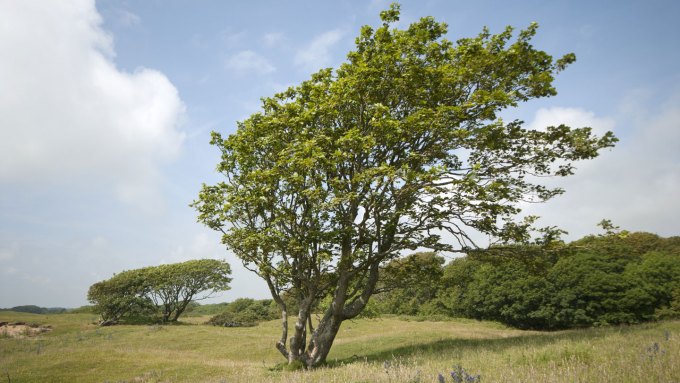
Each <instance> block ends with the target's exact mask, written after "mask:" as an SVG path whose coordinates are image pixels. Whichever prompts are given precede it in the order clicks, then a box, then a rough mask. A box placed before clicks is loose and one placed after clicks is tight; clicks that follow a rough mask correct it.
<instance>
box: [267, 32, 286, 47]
mask: <svg viewBox="0 0 680 383" xmlns="http://www.w3.org/2000/svg"><path fill="white" fill-rule="evenodd" d="M285 39H286V38H285V36H284V35H283V33H267V34H265V35H264V36H262V42H263V43H264V45H266V46H268V47H274V46H276V45H279V44H281V43H282V42H283V41H284V40H285Z"/></svg>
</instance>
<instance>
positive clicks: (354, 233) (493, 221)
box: [194, 5, 616, 366]
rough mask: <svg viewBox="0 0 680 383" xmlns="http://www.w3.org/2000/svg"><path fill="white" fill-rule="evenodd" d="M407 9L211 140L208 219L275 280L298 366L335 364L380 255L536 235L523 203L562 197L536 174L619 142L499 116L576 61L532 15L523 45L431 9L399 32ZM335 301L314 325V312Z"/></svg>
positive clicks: (544, 90) (569, 169) (204, 197)
mask: <svg viewBox="0 0 680 383" xmlns="http://www.w3.org/2000/svg"><path fill="white" fill-rule="evenodd" d="M399 13H400V12H399V6H398V5H392V7H391V8H390V9H388V10H386V11H384V12H382V13H381V19H382V21H383V24H382V25H381V26H380V27H378V28H377V29H374V28H371V27H369V26H364V27H362V29H361V33H360V35H359V37H358V38H357V39H356V49H355V50H354V51H351V52H350V53H349V54H348V56H347V59H348V61H347V62H346V63H344V64H342V65H340V67H339V69H337V70H336V71H333V70H332V69H323V70H321V71H319V72H317V73H315V74H313V75H312V77H311V79H310V80H308V81H304V82H302V84H300V85H299V86H295V87H291V88H289V89H288V90H286V91H284V92H282V93H280V94H277V95H275V96H274V97H271V98H265V99H263V105H262V108H263V111H262V112H260V113H255V114H253V115H252V116H251V117H250V118H248V119H247V120H245V121H243V122H241V123H239V125H238V130H237V131H236V133H235V134H233V135H231V136H229V137H228V138H226V139H223V138H222V137H221V136H220V135H219V134H218V133H213V136H212V141H211V143H212V144H213V145H216V146H217V147H218V148H219V149H220V150H221V151H222V161H221V162H220V163H219V165H218V170H219V171H220V172H221V173H222V174H223V175H224V177H225V181H224V182H220V183H218V184H217V185H214V186H208V185H204V187H203V189H202V190H201V192H200V194H199V198H198V200H197V201H196V202H195V203H194V206H195V208H196V209H197V210H198V212H199V217H198V219H199V221H200V222H203V223H204V224H206V225H207V226H209V227H210V228H213V229H215V230H218V231H221V232H222V233H223V234H224V235H223V237H222V241H223V242H224V244H225V245H227V246H228V247H229V248H230V249H231V250H232V251H233V252H234V253H235V254H236V255H237V256H238V257H239V258H241V260H242V261H243V262H244V264H245V265H246V267H248V268H250V269H251V270H253V271H254V272H256V273H257V274H258V275H259V276H260V277H262V278H263V279H264V280H265V281H266V283H267V285H268V286H269V289H270V292H271V294H272V297H273V299H274V300H275V301H276V302H277V304H278V305H279V307H280V309H281V312H282V335H281V338H280V340H279V342H277V346H276V347H277V348H278V350H279V351H280V352H281V353H282V355H284V357H286V358H287V359H288V361H289V363H302V364H304V365H306V366H316V365H319V364H321V363H323V362H324V361H325V360H326V357H327V355H328V352H329V351H330V348H331V345H332V344H333V341H334V339H335V336H336V334H337V333H338V330H339V329H340V326H341V324H342V322H343V321H345V320H347V319H351V318H354V317H356V316H357V315H359V314H360V313H361V312H362V310H363V309H364V308H365V307H366V305H367V303H368V301H369V298H370V297H371V295H373V293H374V292H375V288H376V286H377V284H378V281H379V275H380V270H381V265H384V264H385V263H387V262H389V261H390V260H392V259H394V258H397V257H399V256H400V255H402V254H403V252H405V251H413V250H416V249H418V248H428V249H432V250H434V251H440V250H441V251H461V250H465V249H467V248H469V247H474V243H473V242H472V241H471V239H470V236H469V230H473V229H474V230H477V231H480V232H482V233H485V234H488V235H489V236H492V237H494V238H497V239H498V240H502V241H512V240H515V241H518V240H522V239H525V238H526V236H527V232H528V231H529V229H530V226H531V225H530V222H529V221H530V220H529V221H516V220H515V217H516V215H517V213H519V212H520V208H519V206H518V203H519V202H521V201H534V202H543V201H546V200H548V199H550V198H552V197H553V196H555V195H558V194H560V193H561V192H562V191H561V190H560V189H552V188H549V187H546V186H543V185H540V184H537V183H534V180H537V179H540V177H541V176H550V175H552V176H567V175H570V174H572V173H573V171H574V166H573V163H574V161H578V160H584V159H591V158H594V157H596V156H597V155H598V152H599V151H600V150H601V149H603V148H607V147H611V146H613V144H614V143H615V141H616V139H615V138H614V136H613V135H612V133H610V132H609V133H606V134H605V135H604V136H602V137H594V136H593V135H592V134H591V129H590V128H579V129H571V128H569V127H567V126H564V125H559V126H552V127H547V128H545V129H543V128H542V129H540V130H528V129H525V128H524V127H523V126H522V122H521V121H510V122H505V121H503V120H502V119H500V118H499V117H498V115H499V113H500V112H501V111H503V110H504V109H506V108H509V107H515V106H517V105H518V104H519V103H520V102H524V101H527V100H530V99H534V98H541V97H549V96H553V95H555V94H556V90H555V88H554V87H553V85H552V83H553V79H554V76H555V75H556V74H557V73H558V72H560V71H561V70H562V69H564V68H565V67H566V66H567V65H568V64H570V63H572V62H573V61H574V59H575V58H574V55H573V54H567V55H565V56H563V57H562V58H559V59H557V60H555V59H553V57H551V56H550V55H548V54H547V53H545V52H543V51H540V50H537V49H535V48H534V47H533V46H532V45H531V39H532V37H533V36H534V35H535V33H536V30H537V26H536V25H535V24H532V25H530V26H529V27H528V28H527V29H526V30H523V31H521V32H519V34H518V36H517V38H516V39H514V38H513V31H512V28H509V27H508V28H507V29H506V30H505V31H503V32H501V33H500V34H497V35H492V34H491V33H489V31H488V30H486V29H484V30H483V31H482V33H481V34H480V35H479V36H477V37H474V38H465V39H460V40H458V41H457V43H456V44H453V43H452V42H450V41H448V40H447V39H445V38H444V36H445V35H446V33H447V26H446V25H445V24H443V23H438V22H436V21H435V20H434V19H433V18H432V17H425V18H422V19H420V20H419V21H417V22H415V23H413V24H411V25H410V26H409V27H407V28H406V29H404V30H399V29H396V28H394V27H393V26H394V25H395V24H396V23H397V21H398V20H399ZM534 176H538V177H534ZM442 233H448V234H449V235H450V238H453V240H452V242H444V241H442V240H441V234H442ZM291 289H294V290H295V291H296V295H295V298H296V299H297V301H298V305H297V306H298V311H297V312H296V316H297V319H296V322H295V326H294V330H293V334H292V336H291V337H290V339H288V314H289V311H288V307H287V305H286V304H285V302H284V301H283V299H282V298H281V296H282V294H283V293H284V292H285V291H288V290H291ZM328 296H330V297H332V298H331V303H330V304H329V305H328V308H327V309H326V311H325V312H324V313H323V314H322V316H321V319H320V321H319V323H318V326H317V327H316V328H315V327H314V326H313V323H312V316H311V314H312V311H313V310H312V308H313V307H315V305H317V303H318V301H319V300H321V299H324V298H325V297H328ZM288 342H289V343H288Z"/></svg>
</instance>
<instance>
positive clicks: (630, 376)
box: [0, 312, 680, 383]
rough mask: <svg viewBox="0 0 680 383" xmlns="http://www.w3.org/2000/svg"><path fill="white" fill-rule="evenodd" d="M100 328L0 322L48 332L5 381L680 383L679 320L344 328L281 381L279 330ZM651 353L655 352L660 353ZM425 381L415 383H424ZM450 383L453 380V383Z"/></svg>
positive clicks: (2, 361)
mask: <svg viewBox="0 0 680 383" xmlns="http://www.w3.org/2000/svg"><path fill="white" fill-rule="evenodd" d="M207 318H208V317H203V318H198V317H195V318H187V319H186V322H185V323H184V324H180V325H174V326H141V325H140V326H114V327H106V328H98V327H97V326H95V325H93V324H92V322H93V319H94V317H93V316H92V315H91V314H58V315H54V314H53V315H47V316H46V315H35V314H24V313H13V312H2V313H0V321H10V322H13V321H25V322H32V323H33V322H35V323H40V324H45V325H46V324H49V325H52V326H53V329H54V330H53V331H51V332H49V333H45V334H42V335H40V336H38V337H32V338H24V339H12V338H6V337H0V382H3V381H11V382H76V381H77V382H156V383H158V382H229V383H235V382H248V383H255V382H291V383H292V382H296V383H297V382H303V383H306V382H343V383H344V382H354V383H360V382H385V383H387V382H389V383H397V382H399V383H402V382H403V383H407V382H423V383H429V382H437V374H438V373H442V374H443V375H444V376H447V373H448V372H449V371H451V369H452V367H453V365H461V366H463V367H464V368H465V370H466V371H468V372H470V373H472V374H480V375H481V377H482V378H481V381H482V382H631V383H632V382H680V321H668V322H659V323H651V324H644V325H638V326H627V327H607V328H596V329H587V330H572V331H560V332H550V333H542V332H532V331H520V330H514V329H509V328H506V327H504V326H501V325H499V324H497V323H490V322H477V321H470V320H452V321H444V322H427V321H409V320H404V319H403V318H383V319H373V320H358V321H352V322H346V323H345V324H343V327H342V328H341V330H340V334H339V335H338V338H337V340H336V342H335V345H334V347H333V349H332V351H331V354H330V356H329V366H328V367H325V368H320V369H317V370H313V371H281V370H275V369H273V367H274V366H275V365H276V364H277V363H280V362H281V361H282V357H281V356H280V355H279V354H278V352H277V351H276V350H275V349H274V342H275V341H276V339H278V336H279V335H280V334H279V322H278V321H272V322H267V323H263V324H260V325H259V326H257V327H250V328H219V327H212V326H204V325H201V324H200V323H202V322H203V321H205V320H207ZM655 344H656V346H655ZM418 379H419V380H418ZM448 381H451V380H450V378H449V380H448Z"/></svg>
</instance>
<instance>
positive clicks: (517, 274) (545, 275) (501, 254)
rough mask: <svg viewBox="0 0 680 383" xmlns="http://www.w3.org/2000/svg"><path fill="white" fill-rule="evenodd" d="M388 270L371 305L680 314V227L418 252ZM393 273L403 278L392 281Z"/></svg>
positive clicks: (586, 316) (569, 323) (583, 319)
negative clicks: (451, 253)
mask: <svg viewBox="0 0 680 383" xmlns="http://www.w3.org/2000/svg"><path fill="white" fill-rule="evenodd" d="M384 275H385V276H384V278H383V279H384V282H383V283H384V285H385V290H384V291H383V292H380V293H378V294H376V295H375V296H374V297H373V298H372V301H371V304H370V305H369V308H368V310H367V315H381V314H401V315H418V316H423V317H430V318H432V317H436V316H451V317H467V318H474V319H481V320H494V321H499V322H502V323H505V324H507V325H510V326H513V327H517V328H522V329H540V330H556V329H566V328H578V327H589V326H600V325H607V324H632V323H640V322H644V321H649V320H655V319H662V318H667V317H677V316H680V237H670V238H662V237H659V236H657V235H655V234H650V233H643V232H638V233H628V232H625V231H624V232H619V233H609V234H607V235H602V236H594V235H591V236H587V237H584V238H582V239H579V240H577V241H574V242H571V243H568V244H565V243H562V242H557V243H552V244H549V245H526V244H523V245H506V246H495V247H490V248H488V249H485V250H479V251H474V252H471V253H469V254H468V255H467V256H465V257H462V258H458V259H454V260H452V261H451V262H449V263H448V264H446V265H444V258H442V257H441V256H438V255H436V254H435V253H430V252H426V253H417V254H414V255H411V256H409V257H406V258H403V259H400V260H396V261H393V262H391V263H390V264H389V265H387V266H386V267H385V268H384ZM395 281H402V283H401V287H397V288H390V285H394V284H395V283H394V282H395ZM398 284H399V283H397V285H398Z"/></svg>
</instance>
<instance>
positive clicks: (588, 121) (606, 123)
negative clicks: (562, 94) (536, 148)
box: [526, 107, 614, 134]
mask: <svg viewBox="0 0 680 383" xmlns="http://www.w3.org/2000/svg"><path fill="white" fill-rule="evenodd" d="M560 124H564V125H567V126H570V127H572V128H582V127H590V128H592V129H593V132H595V133H596V134H603V133H605V132H607V131H610V130H612V129H613V128H614V120H613V119H611V118H600V117H596V116H595V113H593V112H590V111H587V110H584V109H581V108H563V107H552V108H541V109H539V110H538V111H536V115H535V116H534V120H533V121H532V122H531V123H530V124H528V125H527V126H526V127H527V129H536V130H545V128H546V127H548V126H557V125H560Z"/></svg>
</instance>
